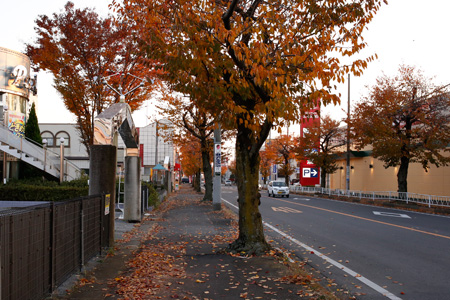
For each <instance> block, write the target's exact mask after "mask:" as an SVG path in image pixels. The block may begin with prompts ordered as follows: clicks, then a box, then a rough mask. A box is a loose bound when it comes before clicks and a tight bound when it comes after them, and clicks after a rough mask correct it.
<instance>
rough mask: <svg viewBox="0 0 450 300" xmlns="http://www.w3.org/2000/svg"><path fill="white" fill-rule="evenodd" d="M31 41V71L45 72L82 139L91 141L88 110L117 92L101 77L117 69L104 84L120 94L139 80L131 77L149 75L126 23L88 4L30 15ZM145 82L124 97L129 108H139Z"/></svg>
mask: <svg viewBox="0 0 450 300" xmlns="http://www.w3.org/2000/svg"><path fill="white" fill-rule="evenodd" d="M35 22H36V27H35V31H36V34H37V39H36V41H35V43H32V44H27V45H26V54H27V55H28V56H29V57H30V59H31V61H32V63H33V66H34V68H35V69H36V70H44V71H49V72H51V73H52V74H53V76H54V81H53V86H54V87H55V88H56V90H57V91H58V92H59V94H60V95H61V97H62V100H63V102H64V104H65V106H66V107H67V109H68V110H69V111H70V112H72V113H74V114H75V116H76V119H77V124H78V129H79V132H80V136H81V139H82V142H83V144H84V145H85V146H86V149H87V150H88V151H89V145H91V144H92V142H93V120H94V115H95V114H99V113H101V112H102V111H103V109H105V108H107V107H109V106H110V105H111V104H113V103H116V102H119V94H118V93H116V92H115V91H113V90H111V89H110V88H109V87H107V86H106V85H103V84H102V80H101V78H105V77H108V76H111V75H113V74H117V75H118V76H112V77H111V78H109V79H108V83H109V84H110V85H111V86H112V87H113V88H115V89H116V90H117V91H119V90H122V91H123V93H125V92H128V91H132V90H133V89H134V88H135V87H137V86H139V84H141V82H142V80H141V79H140V78H137V77H141V78H144V77H151V76H152V74H153V71H152V61H151V60H148V59H145V58H143V57H142V56H139V55H137V53H136V49H137V45H136V42H135V40H134V39H133V38H132V34H131V32H130V31H131V28H129V27H128V26H127V24H126V23H115V22H113V19H112V17H107V18H101V17H99V16H98V15H97V14H96V13H95V12H94V11H93V10H91V9H89V8H85V9H75V7H74V4H73V3H72V2H67V4H66V5H65V6H64V11H62V12H60V13H59V14H57V13H54V14H53V15H52V16H46V15H40V16H39V17H38V18H37V19H36V21H35ZM150 93H151V87H150V85H149V84H146V86H145V87H142V88H139V89H135V90H134V92H131V93H129V94H128V95H126V97H125V102H127V103H128V104H129V105H130V107H131V110H132V111H133V110H135V109H137V108H139V107H140V105H141V103H142V102H143V101H144V100H147V99H148V97H149V95H150Z"/></svg>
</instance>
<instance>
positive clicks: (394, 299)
mask: <svg viewBox="0 0 450 300" xmlns="http://www.w3.org/2000/svg"><path fill="white" fill-rule="evenodd" d="M222 201H224V202H226V203H228V204H229V205H230V206H232V207H234V208H236V209H238V210H239V207H237V206H236V205H234V204H232V203H230V202H229V201H227V200H225V199H223V198H222ZM263 224H264V226H266V227H268V228H270V229H272V230H273V231H275V232H277V233H278V234H280V235H281V236H283V237H285V238H287V239H288V240H290V241H291V242H293V243H295V244H297V245H299V246H300V247H302V248H304V249H305V250H307V251H309V252H310V253H314V254H315V255H317V256H319V257H320V258H322V259H323V260H325V261H326V262H328V263H330V264H332V265H334V266H335V267H336V268H339V269H341V270H342V271H344V272H345V273H347V274H348V275H350V276H352V277H354V278H355V279H357V280H359V281H361V282H362V283H364V284H366V285H367V286H369V287H371V288H372V289H374V290H375V291H377V292H379V293H380V294H382V295H383V296H385V297H387V298H389V299H391V300H401V299H402V298H399V297H397V296H396V295H394V294H392V293H391V292H389V291H388V290H386V289H384V288H382V287H381V286H379V285H378V284H376V283H375V282H373V281H371V280H369V279H367V278H366V277H364V276H362V275H360V274H358V273H356V272H355V271H353V270H351V269H349V268H347V267H346V266H344V265H342V264H340V263H338V262H337V261H335V260H334V259H331V258H329V257H328V256H326V255H324V254H323V253H321V252H319V251H317V250H316V249H314V248H311V247H310V246H308V245H306V244H303V243H302V242H300V241H298V240H297V239H295V238H293V237H291V236H290V235H288V234H286V233H284V232H283V231H281V230H279V229H277V228H275V227H274V226H272V225H270V224H268V223H266V222H264V221H263Z"/></svg>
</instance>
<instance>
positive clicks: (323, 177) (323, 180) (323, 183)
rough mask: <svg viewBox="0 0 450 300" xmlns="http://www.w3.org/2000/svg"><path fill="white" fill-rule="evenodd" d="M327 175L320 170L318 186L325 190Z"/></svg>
mask: <svg viewBox="0 0 450 300" xmlns="http://www.w3.org/2000/svg"><path fill="white" fill-rule="evenodd" d="M326 183H327V173H325V172H324V171H323V169H321V170H320V186H321V187H323V188H325V187H326V186H327V184H326Z"/></svg>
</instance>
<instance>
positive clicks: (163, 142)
mask: <svg viewBox="0 0 450 300" xmlns="http://www.w3.org/2000/svg"><path fill="white" fill-rule="evenodd" d="M172 131H173V124H172V123H171V122H170V121H169V120H166V119H161V120H158V121H156V122H153V123H151V124H149V125H147V126H145V127H140V128H139V143H140V156H141V167H142V172H141V176H142V179H143V180H145V181H152V180H155V178H154V176H155V175H156V174H155V172H153V168H154V167H156V166H157V165H158V164H160V165H161V166H163V167H164V168H165V169H166V170H169V171H173V169H174V162H175V152H174V147H173V141H172ZM159 173H160V172H158V174H159ZM156 180H157V181H159V180H160V178H158V179H156Z"/></svg>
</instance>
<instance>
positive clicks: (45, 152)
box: [42, 139, 48, 172]
mask: <svg viewBox="0 0 450 300" xmlns="http://www.w3.org/2000/svg"><path fill="white" fill-rule="evenodd" d="M47 143H48V141H47V139H43V140H42V144H43V145H42V146H43V148H44V172H45V171H46V170H45V169H46V166H47Z"/></svg>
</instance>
